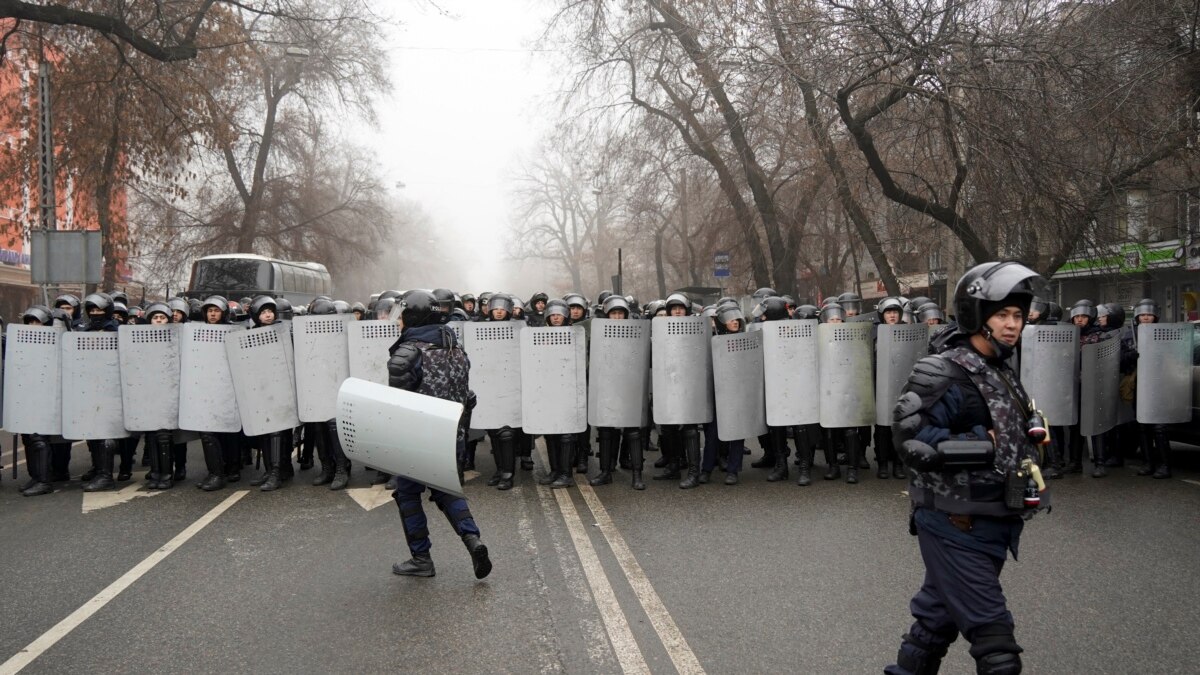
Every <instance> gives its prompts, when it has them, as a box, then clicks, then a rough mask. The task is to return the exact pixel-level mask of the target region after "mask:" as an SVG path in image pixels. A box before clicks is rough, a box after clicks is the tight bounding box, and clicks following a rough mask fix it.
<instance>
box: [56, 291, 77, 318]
mask: <svg viewBox="0 0 1200 675" xmlns="http://www.w3.org/2000/svg"><path fill="white" fill-rule="evenodd" d="M63 305H69V306H70V307H71V310H70V313H71V317H72V318H75V319H78V318H79V305H80V303H79V298H78V297H76V296H74V295H71V294H70V293H63V294H62V295H60V296H58V297H57V298H55V299H54V306H55V307H62V306H63Z"/></svg>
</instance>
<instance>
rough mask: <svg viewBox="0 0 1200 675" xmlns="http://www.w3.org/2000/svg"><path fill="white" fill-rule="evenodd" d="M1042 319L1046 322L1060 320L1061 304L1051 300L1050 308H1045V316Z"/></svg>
mask: <svg viewBox="0 0 1200 675" xmlns="http://www.w3.org/2000/svg"><path fill="white" fill-rule="evenodd" d="M1042 320H1043V321H1045V322H1046V323H1058V322H1059V321H1062V305H1060V304H1058V303H1057V302H1051V303H1050V308H1049V309H1047V310H1046V316H1045V318H1044V319H1042Z"/></svg>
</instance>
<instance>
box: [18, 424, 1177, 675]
mask: <svg viewBox="0 0 1200 675" xmlns="http://www.w3.org/2000/svg"><path fill="white" fill-rule="evenodd" d="M0 440H2V441H3V444H4V448H5V453H4V455H3V460H4V461H3V463H4V464H5V465H8V464H10V463H11V460H10V459H9V457H10V455H9V454H8V453H9V451H10V448H11V444H10V441H9V440H8V437H7V435H4V436H3V437H2V438H0ZM193 446H195V444H193ZM483 449H486V446H483V447H482V448H481V450H483ZM756 454H757V451H756ZM655 457H657V455H654V454H650V455H649V458H650V459H654V458H655ZM87 464H88V462H87V458H86V453H85V452H84V451H83V449H82V448H79V449H77V450H76V451H75V456H74V462H73V464H72V471H73V473H74V474H78V473H80V472H81V471H83V470H84V469H86V468H87ZM189 464H190V466H191V467H192V478H194V479H196V480H198V479H199V478H200V475H199V470H200V467H202V466H203V462H202V461H201V458H200V453H199V448H198V447H193V448H192V453H191V457H190V462H189ZM539 464H541V461H540V460H539ZM593 464H594V463H593ZM479 468H480V469H481V470H482V471H483V472H484V477H486V475H487V474H488V473H490V471H491V462H490V458H489V457H487V456H486V455H485V454H483V453H482V452H481V455H480V462H479ZM647 468H649V467H647ZM9 472H10V469H5V479H4V482H3V483H2V484H0V580H3V582H4V589H3V591H2V592H0V673H7V672H15V671H14V670H13V667H14V665H16V663H17V662H16V661H13V660H10V659H13V657H14V656H15V655H18V653H19V652H21V651H22V650H23V649H25V648H26V647H27V646H29V645H34V646H35V649H34V651H33V652H31V653H30V655H32V656H33V658H32V660H30V661H29V662H28V664H27V665H25V666H24V670H22V671H21V672H28V673H39V672H47V673H49V672H55V673H58V672H72V671H74V672H81V671H84V670H87V671H91V672H113V673H123V672H130V673H141V672H158V673H174V672H181V673H182V672H187V673H209V672H211V673H229V672H245V671H250V670H254V671H257V672H265V673H275V672H281V673H282V672H355V673H374V672H384V671H391V672H395V671H400V672H417V671H423V672H445V673H496V672H512V673H529V672H587V673H610V672H651V673H670V672H672V671H678V672H710V673H773V672H811V673H868V672H879V671H880V670H881V669H882V667H883V666H884V665H886V664H887V663H888V662H889V661H890V660H891V659H892V658H893V657H894V656H895V653H896V648H897V646H898V640H899V637H900V635H901V633H903V632H904V630H905V629H906V628H907V625H908V623H909V621H910V618H909V616H908V612H907V604H908V600H909V598H910V597H911V595H912V593H913V592H914V591H915V590H916V589H917V587H918V585H919V584H920V580H921V576H922V567H921V562H920V558H919V555H918V552H917V548H916V542H915V539H913V538H912V537H910V536H909V535H908V533H907V528H906V522H907V513H908V507H907V501H906V498H905V497H904V495H903V494H902V490H903V489H904V485H903V483H902V482H901V481H896V480H876V479H875V478H874V477H873V476H874V474H873V472H870V473H868V474H867V477H866V478H865V479H864V480H863V482H862V483H860V484H859V485H857V486H850V485H846V484H844V483H842V482H840V481H838V482H825V481H821V480H818V481H817V482H816V483H815V484H814V485H813V486H811V487H809V488H799V487H797V486H796V485H795V484H794V483H793V482H790V481H789V482H786V483H766V482H765V476H766V472H765V470H759V469H749V468H748V469H747V470H746V471H745V472H744V473H743V475H742V482H741V484H740V485H737V486H734V487H727V486H725V485H723V484H720V483H719V481H718V482H717V483H715V484H709V485H705V486H702V487H701V488H699V489H696V490H691V491H681V490H679V489H678V488H677V487H676V486H675V484H674V483H664V482H660V481H647V482H648V483H650V485H649V489H647V490H646V491H644V492H635V491H633V490H631V489H630V488H629V486H628V474H627V473H625V472H620V473H619V475H618V480H617V482H616V483H615V484H614V485H611V486H605V487H600V488H595V489H593V488H587V487H579V488H573V489H570V490H561V491H550V490H548V489H546V488H539V487H538V486H537V485H536V484H535V483H534V481H533V479H532V477H531V475H530V474H528V473H522V474H521V475H520V477H519V478H518V483H517V487H516V488H515V489H514V490H512V491H511V492H507V493H505V492H499V491H496V490H494V489H491V488H487V487H486V486H484V485H483V480H484V477H474V478H473V479H471V480H470V481H468V483H467V486H466V491H467V495H468V497H469V498H470V503H471V510H472V512H473V513H474V514H475V517H476V519H477V521H478V522H479V524H480V526H481V528H482V530H483V534H484V541H485V542H486V543H487V545H488V546H489V549H490V550H491V554H492V559H493V561H494V563H495V570H494V572H493V573H492V575H491V576H490V577H488V578H487V579H486V580H483V581H476V580H475V579H474V577H473V575H472V573H471V566H470V560H469V558H468V556H467V554H466V552H465V550H464V549H463V547H462V545H461V543H460V542H459V541H458V539H457V537H455V536H454V534H453V532H452V531H451V529H450V526H449V524H448V523H446V521H445V519H444V518H443V517H442V516H441V514H440V513H439V512H438V511H437V510H436V508H434V507H433V506H432V505H430V506H429V507H428V508H427V513H428V514H429V516H430V531H431V536H432V539H433V543H434V548H433V556H434V560H435V562H436V564H437V572H438V573H437V576H436V577H435V578H432V579H410V578H400V577H396V576H393V575H392V574H391V572H390V568H391V564H392V563H393V562H394V561H397V560H401V559H404V558H406V557H407V549H406V546H405V543H404V537H403V533H402V531H401V528H400V522H399V518H398V516H397V514H396V510H395V506H394V504H393V503H392V502H390V501H389V500H388V498H387V495H386V494H383V493H382V491H381V490H380V489H379V488H376V489H374V490H372V489H371V488H370V486H369V485H368V483H369V477H370V474H369V473H368V472H361V471H356V472H355V474H354V480H353V482H352V485H351V488H352V490H358V491H357V492H352V491H347V492H340V493H337V492H330V491H329V490H327V489H325V488H313V487H310V486H308V484H307V482H308V477H309V476H311V472H305V473H302V474H300V480H298V481H297V482H296V483H295V484H293V485H290V486H288V487H287V488H285V489H284V490H281V491H279V492H275V493H260V492H258V491H256V490H250V491H248V492H246V493H245V494H241V495H240V496H237V495H239V492H238V491H239V490H246V489H247V488H248V486H246V485H245V483H244V482H243V483H241V484H239V485H235V486H232V487H231V488H229V489H226V490H224V491H220V492H215V493H203V492H200V491H199V490H196V489H195V488H193V487H191V486H190V484H189V485H184V486H181V487H177V488H175V489H172V490H169V491H166V492H162V493H158V494H155V495H154V496H144V495H146V494H147V493H145V492H136V494H139V495H143V496H140V497H133V494H134V492H135V491H134V490H132V489H130V488H129V487H128V485H126V486H123V489H125V490H127V491H126V492H123V493H121V494H120V495H116V496H109V497H107V498H103V499H102V501H96V500H95V499H94V498H89V499H90V500H91V501H89V502H87V504H88V506H89V508H91V509H92V510H90V511H88V512H87V513H84V512H83V511H84V506H85V498H84V496H83V494H82V493H81V492H80V491H79V484H78V483H77V482H72V483H69V484H65V485H62V486H60V490H59V491H57V492H55V493H54V494H51V495H47V496H43V497H39V498H23V497H21V496H20V495H19V494H18V493H17V492H16V488H15V487H14V483H13V481H12V480H11V478H10V473H9ZM252 474H253V471H249V472H248V473H247V474H246V475H247V477H248V476H249V475H252ZM136 475H138V474H135V476H136ZM716 475H717V477H718V478H719V477H720V473H719V472H718V473H717V474H716ZM793 477H794V474H793ZM1189 481H1192V482H1189ZM191 482H192V481H189V483H191ZM1052 489H1053V490H1054V493H1055V498H1054V499H1055V508H1054V510H1053V513H1051V514H1049V515H1043V516H1039V517H1038V518H1036V519H1035V520H1034V521H1033V522H1032V523H1030V525H1029V526H1028V527H1027V528H1026V530H1025V536H1024V537H1023V540H1022V545H1021V551H1020V553H1021V557H1020V561H1019V562H1012V561H1010V562H1009V563H1008V565H1007V567H1006V568H1005V571H1004V575H1003V577H1002V580H1003V582H1004V585H1005V591H1006V594H1007V596H1008V599H1009V603H1010V608H1011V610H1012V611H1013V613H1014V614H1015V616H1016V620H1017V637H1018V640H1019V641H1020V643H1021V644H1022V645H1023V646H1024V647H1025V649H1026V653H1025V655H1024V657H1023V658H1024V660H1025V663H1026V672H1057V673H1130V672H1153V673H1171V672H1195V670H1196V666H1195V664H1196V663H1200V641H1197V640H1196V639H1195V637H1194V633H1195V627H1196V626H1197V625H1198V623H1200V610H1198V608H1197V602H1198V600H1200V575H1196V574H1195V571H1194V570H1195V565H1196V561H1197V560H1200V528H1198V527H1197V525H1198V518H1197V515H1198V514H1200V474H1197V472H1196V471H1194V470H1183V471H1179V472H1177V474H1176V477H1175V478H1174V479H1172V480H1166V481H1155V480H1151V479H1147V478H1139V477H1136V476H1134V475H1133V469H1132V468H1126V469H1117V470H1115V471H1113V473H1112V475H1110V477H1108V478H1106V479H1102V480H1098V479H1092V478H1090V477H1084V476H1073V477H1070V478H1068V479H1065V480H1061V481H1055V482H1053V483H1052ZM356 497H357V499H356ZM120 500H124V501H120ZM227 500H228V501H227ZM117 501H120V503H116V502H117ZM230 502H232V503H230ZM360 502H361V503H360ZM106 504H107V505H106ZM374 506H377V508H370V509H369V510H368V508H369V507H374ZM218 507H223V508H224V510H223V511H221V512H220V513H219V514H216V515H215V517H214V509H215V508H218ZM206 514H207V518H206ZM181 533H191V534H192V536H191V537H190V538H188V539H186V541H183V542H182V543H179V541H180V535H181ZM172 541H174V542H175V543H174V544H171V545H170V546H169V547H168V550H169V553H167V554H166V555H164V553H165V551H164V550H163V549H162V547H164V546H165V545H168V543H169V542H172ZM175 544H178V545H177V546H176V545H175ZM122 579H123V581H120V582H119V583H118V588H117V589H116V590H119V592H116V593H105V594H101V592H102V591H105V589H110V590H113V586H112V585H113V584H114V582H118V581H119V580H122ZM98 594H100V596H99V597H98ZM81 608H82V609H81ZM64 622H65V624H66V625H64ZM973 670H974V664H973V662H972V661H971V659H970V657H969V656H968V655H967V653H966V644H965V642H960V643H958V644H956V645H955V646H954V647H953V648H952V650H951V654H950V656H949V657H948V658H947V660H946V662H945V666H944V668H943V672H947V673H962V672H973Z"/></svg>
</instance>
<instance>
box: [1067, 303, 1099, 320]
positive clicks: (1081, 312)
mask: <svg viewBox="0 0 1200 675" xmlns="http://www.w3.org/2000/svg"><path fill="white" fill-rule="evenodd" d="M1077 316H1086V317H1087V318H1088V324H1087V325H1089V326H1090V325H1092V324H1094V323H1096V317H1097V316H1099V312H1097V311H1096V305H1095V304H1094V303H1092V301H1091V300H1088V299H1086V298H1084V299H1083V300H1078V301H1076V302H1075V304H1074V305H1071V319H1072V320H1074V319H1075V317H1077Z"/></svg>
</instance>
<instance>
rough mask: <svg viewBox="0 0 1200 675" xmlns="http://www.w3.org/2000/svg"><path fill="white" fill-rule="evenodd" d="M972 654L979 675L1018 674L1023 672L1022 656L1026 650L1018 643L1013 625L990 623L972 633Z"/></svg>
mask: <svg viewBox="0 0 1200 675" xmlns="http://www.w3.org/2000/svg"><path fill="white" fill-rule="evenodd" d="M970 638H971V656H972V657H973V658H974V659H975V672H976V673H979V675H1017V673H1020V672H1021V657H1020V656H1019V654H1020V653H1021V652H1023V651H1025V650H1023V649H1021V646H1020V645H1018V644H1017V639H1016V638H1015V637H1014V636H1013V629H1012V626H1010V625H1008V624H1003V623H990V624H987V625H984V626H980V627H979V628H976V629H975V630H974V631H973V632H972V633H971V636H970Z"/></svg>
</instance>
